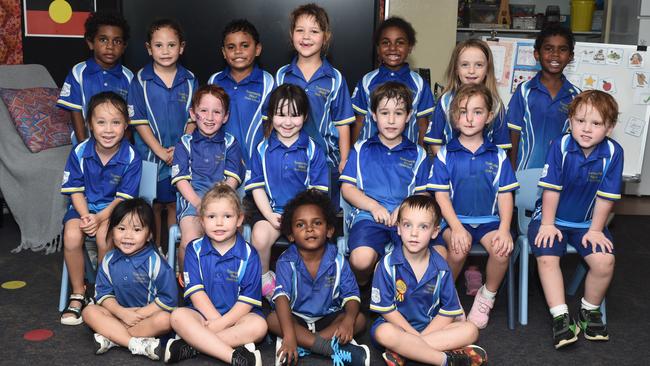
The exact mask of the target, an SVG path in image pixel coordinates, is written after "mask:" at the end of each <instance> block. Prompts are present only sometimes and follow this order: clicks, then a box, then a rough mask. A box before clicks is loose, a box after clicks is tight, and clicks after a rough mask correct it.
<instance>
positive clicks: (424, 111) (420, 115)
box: [417, 107, 433, 117]
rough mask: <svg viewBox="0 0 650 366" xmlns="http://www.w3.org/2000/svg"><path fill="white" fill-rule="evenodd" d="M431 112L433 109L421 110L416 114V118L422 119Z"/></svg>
mask: <svg viewBox="0 0 650 366" xmlns="http://www.w3.org/2000/svg"><path fill="white" fill-rule="evenodd" d="M431 112H433V107H431V108H428V109H425V110H423V111H422V112H418V114H417V116H418V117H422V116H424V115H425V114H429V113H431Z"/></svg>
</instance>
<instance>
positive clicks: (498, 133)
mask: <svg viewBox="0 0 650 366" xmlns="http://www.w3.org/2000/svg"><path fill="white" fill-rule="evenodd" d="M445 77H446V79H447V86H445V89H444V93H443V95H442V96H441V97H440V99H438V103H437V105H436V109H435V111H434V113H433V119H432V121H431V128H430V129H429V130H428V131H427V135H426V137H425V138H424V141H425V142H426V143H427V144H429V145H430V146H432V149H433V151H434V153H435V152H438V150H440V146H442V145H446V144H448V143H449V142H450V141H451V140H452V139H453V138H454V137H457V136H458V130H457V128H456V127H455V126H454V121H453V120H452V118H451V104H452V102H453V100H454V98H455V96H456V94H457V93H458V89H460V87H461V86H463V85H468V84H480V85H485V86H486V87H487V88H488V90H489V91H490V94H491V97H492V100H493V101H494V111H488V112H493V113H494V121H492V123H490V128H487V129H485V132H484V134H485V137H486V139H487V140H489V141H490V142H492V143H493V144H494V145H496V146H498V147H500V148H502V149H509V148H510V147H511V146H512V145H511V143H510V135H509V132H508V126H507V125H506V123H505V108H504V106H503V104H502V103H501V98H500V97H499V91H498V90H497V81H496V77H495V76H494V58H493V57H492V51H490V46H488V44H487V43H485V42H484V41H481V40H480V39H475V38H471V39H468V40H466V41H463V42H460V43H458V44H457V45H456V47H455V48H454V51H453V52H452V54H451V59H450V60H449V65H448V66H447V71H446V73H445Z"/></svg>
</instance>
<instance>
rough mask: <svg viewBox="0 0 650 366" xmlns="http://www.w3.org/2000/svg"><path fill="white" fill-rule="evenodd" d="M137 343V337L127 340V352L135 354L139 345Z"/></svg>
mask: <svg viewBox="0 0 650 366" xmlns="http://www.w3.org/2000/svg"><path fill="white" fill-rule="evenodd" d="M139 341H140V340H139V338H138V337H131V339H129V351H131V353H133V354H135V351H136V350H137V349H138V346H139V343H140V342H139Z"/></svg>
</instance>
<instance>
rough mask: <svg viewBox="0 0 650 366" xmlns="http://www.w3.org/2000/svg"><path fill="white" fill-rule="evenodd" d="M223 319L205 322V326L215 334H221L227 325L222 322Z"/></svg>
mask: <svg viewBox="0 0 650 366" xmlns="http://www.w3.org/2000/svg"><path fill="white" fill-rule="evenodd" d="M222 319H223V317H219V318H216V319H208V320H205V321H204V322H203V325H204V326H205V327H206V328H208V329H210V330H211V331H212V332H213V333H219V332H221V331H222V330H224V329H225V328H226V327H225V324H223V322H222Z"/></svg>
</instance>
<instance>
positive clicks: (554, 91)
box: [506, 25, 580, 170]
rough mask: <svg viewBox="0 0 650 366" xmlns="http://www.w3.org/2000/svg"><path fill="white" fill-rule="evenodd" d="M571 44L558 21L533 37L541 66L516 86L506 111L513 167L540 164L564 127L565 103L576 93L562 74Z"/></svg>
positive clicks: (566, 107) (520, 167) (521, 168)
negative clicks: (557, 23) (532, 76)
mask: <svg viewBox="0 0 650 366" xmlns="http://www.w3.org/2000/svg"><path fill="white" fill-rule="evenodd" d="M574 46H575V39H574V37H573V33H571V30H569V29H567V28H564V27H562V26H559V25H550V26H548V27H545V28H544V29H543V30H542V31H541V32H540V33H539V34H538V35H537V39H535V52H534V54H535V59H536V60H537V61H538V62H539V64H540V65H541V67H542V70H541V71H539V72H538V73H537V75H535V77H534V78H532V79H530V80H528V81H525V82H523V83H521V84H519V85H518V86H517V90H516V91H515V93H514V94H513V95H512V98H511V99H510V104H508V113H507V115H506V121H507V123H508V127H509V128H510V135H511V140H512V151H511V152H510V159H511V160H512V164H513V166H514V167H515V170H524V169H532V168H541V167H542V166H543V165H544V161H545V159H546V154H547V152H548V149H549V146H550V143H551V141H552V140H554V139H555V138H556V137H558V136H560V135H561V134H562V133H564V132H565V131H566V129H567V125H568V124H567V111H568V106H569V103H571V100H573V98H575V96H576V95H577V94H578V93H580V90H579V89H578V88H577V87H575V86H574V85H573V84H571V82H570V81H569V80H567V78H566V77H565V76H564V74H563V72H564V68H565V67H566V66H567V65H568V64H569V62H571V60H572V59H573V47H574Z"/></svg>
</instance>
